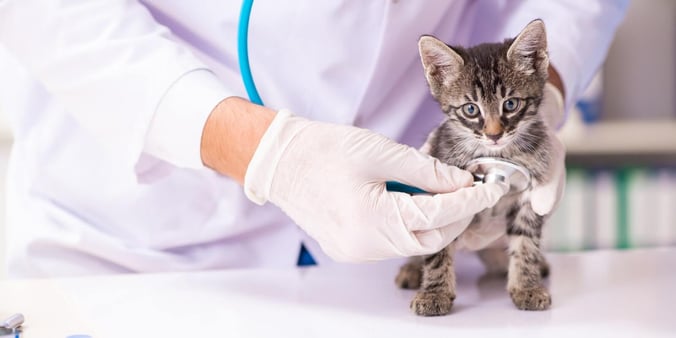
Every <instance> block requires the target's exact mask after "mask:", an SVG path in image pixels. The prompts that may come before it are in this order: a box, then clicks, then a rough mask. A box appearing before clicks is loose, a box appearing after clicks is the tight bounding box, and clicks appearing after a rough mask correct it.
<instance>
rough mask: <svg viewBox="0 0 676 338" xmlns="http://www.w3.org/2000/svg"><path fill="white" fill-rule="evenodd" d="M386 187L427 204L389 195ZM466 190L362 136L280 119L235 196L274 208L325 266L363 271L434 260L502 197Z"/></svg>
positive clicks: (409, 154) (404, 153)
mask: <svg viewBox="0 0 676 338" xmlns="http://www.w3.org/2000/svg"><path fill="white" fill-rule="evenodd" d="M388 180H394V181H399V182H401V183H404V184H408V185H412V186H416V187H419V188H421V189H423V190H426V191H428V192H432V193H437V194H436V195H414V196H411V195H408V194H404V193H399V192H389V191H386V189H385V182H386V181H388ZM472 181H473V178H472V175H471V174H470V173H469V172H466V171H463V170H460V169H458V168H455V167H450V166H447V165H445V164H442V163H441V162H439V161H438V160H436V159H433V158H432V157H430V156H428V155H425V154H423V153H421V152H419V151H417V150H415V149H413V148H411V147H408V146H405V145H401V144H398V143H396V142H394V141H391V140H390V139H388V138H386V137H383V136H381V135H378V134H375V133H372V132H370V131H368V130H364V129H359V128H355V127H350V126H340V125H333V124H327V123H320V122H313V121H309V120H307V119H304V118H301V117H297V116H293V115H292V114H291V113H290V112H288V111H280V112H278V113H277V116H276V117H275V119H274V120H273V122H272V124H271V125H270V127H268V130H267V131H266V132H265V134H264V136H263V138H262V139H261V141H260V143H259V146H258V148H257V150H256V152H255V154H254V156H253V158H252V160H251V162H250V163H249V166H248V168H247V172H246V175H245V179H244V188H245V192H246V194H247V196H248V197H249V198H250V199H251V200H252V201H254V202H256V203H259V204H263V203H265V202H266V201H270V202H272V203H274V204H275V205H277V206H279V207H280V208H281V209H282V210H283V211H284V212H286V213H287V214H288V215H289V216H290V217H291V218H292V219H293V220H294V221H295V222H296V223H297V224H298V225H299V226H300V227H301V228H303V229H304V230H305V231H306V232H307V233H308V234H309V235H310V236H311V237H313V238H314V239H315V240H317V241H318V242H319V244H320V245H321V247H322V249H323V250H324V251H325V252H326V253H327V254H328V255H329V256H331V257H332V258H333V259H336V260H340V261H371V260H379V259H386V258H392V257H397V256H413V255H423V254H430V253H434V252H437V251H439V250H440V249H442V248H443V247H445V246H446V245H448V244H449V243H450V242H451V241H453V239H455V238H456V237H457V236H458V235H459V234H460V233H462V231H463V230H465V228H466V227H467V225H468V224H469V222H470V221H471V219H472V217H473V215H474V214H475V213H477V212H479V211H481V210H483V209H485V208H487V207H491V206H493V205H494V204H495V203H496V202H497V201H498V200H499V199H500V197H501V196H502V195H504V194H505V192H506V188H505V187H502V186H499V185H496V184H485V185H480V186H477V187H469V186H471V185H472ZM464 187H466V188H464Z"/></svg>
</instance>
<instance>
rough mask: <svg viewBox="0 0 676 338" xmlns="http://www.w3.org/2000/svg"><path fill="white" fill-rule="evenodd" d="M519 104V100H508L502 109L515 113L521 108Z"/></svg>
mask: <svg viewBox="0 0 676 338" xmlns="http://www.w3.org/2000/svg"><path fill="white" fill-rule="evenodd" d="M519 103H520V100H519V99H517V98H511V99H507V100H506V101H505V102H504V103H503V104H502V109H503V110H504V111H506V112H508V113H510V112H513V111H515V110H516V109H517V108H519Z"/></svg>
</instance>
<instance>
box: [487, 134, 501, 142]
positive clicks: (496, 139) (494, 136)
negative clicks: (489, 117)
mask: <svg viewBox="0 0 676 338" xmlns="http://www.w3.org/2000/svg"><path fill="white" fill-rule="evenodd" d="M486 137H488V138H489V139H491V140H493V141H495V142H498V140H499V139H500V138H501V137H502V132H499V133H497V134H486Z"/></svg>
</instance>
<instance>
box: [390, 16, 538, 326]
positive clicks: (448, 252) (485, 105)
mask: <svg viewBox="0 0 676 338" xmlns="http://www.w3.org/2000/svg"><path fill="white" fill-rule="evenodd" d="M419 48H420V55H421V58H422V63H423V67H424V69H425V75H426V77H427V81H428V83H429V87H430V90H431V92H432V95H433V96H434V98H435V99H436V100H437V101H438V102H439V104H440V106H441V109H442V110H443V111H444V113H445V114H446V115H447V116H446V119H445V120H444V122H442V124H441V125H440V126H439V127H438V128H437V129H436V130H434V131H433V132H432V133H431V134H430V136H429V138H428V145H429V150H428V152H429V154H430V155H432V156H434V157H436V158H438V159H440V160H441V161H442V162H445V163H448V164H450V165H454V166H458V167H460V168H463V167H465V166H466V164H467V163H468V162H469V161H470V160H472V159H474V158H477V157H483V156H492V157H502V158H506V159H509V160H511V161H512V162H516V163H518V164H520V165H522V166H524V167H526V168H528V170H529V171H530V172H531V175H532V178H533V184H532V185H531V186H536V185H538V184H543V183H545V182H547V181H548V180H549V177H547V176H546V175H547V172H548V163H549V162H550V156H551V155H550V143H549V139H548V137H547V130H546V128H547V126H546V125H545V123H544V122H543V119H542V117H541V116H539V115H538V113H537V110H538V106H539V105H540V102H541V100H542V96H543V88H544V85H545V83H546V81H547V74H548V73H547V68H548V66H549V60H548V56H547V41H546V34H545V26H544V23H543V22H542V21H541V20H535V21H533V22H531V23H529V24H528V25H527V26H526V27H525V28H524V29H523V31H521V33H519V35H518V36H517V37H516V38H515V39H507V40H505V42H504V43H491V44H481V45H478V46H475V47H472V48H467V49H465V48H462V47H450V46H447V45H446V44H444V43H443V42H441V41H439V40H437V39H436V38H434V37H431V36H423V37H422V38H421V39H420V41H419ZM544 221H545V217H544V216H540V215H538V214H536V213H535V212H534V211H533V209H532V208H531V204H530V191H525V192H523V193H520V194H517V195H506V196H504V197H503V198H502V199H501V200H500V201H499V202H498V204H497V205H496V206H494V207H493V208H490V209H486V210H484V211H482V212H480V213H479V214H477V215H475V217H474V219H473V220H472V223H471V224H470V226H469V227H468V228H467V230H466V231H465V232H464V233H463V235H461V236H460V237H459V238H458V239H456V240H455V241H454V242H453V243H451V244H450V245H449V246H448V247H447V248H446V249H444V250H442V251H439V252H438V253H436V254H433V255H430V256H426V257H424V258H423V257H417V258H413V259H411V260H410V261H409V262H408V263H407V264H405V265H404V266H403V267H402V268H401V270H400V272H399V275H398V276H397V278H396V283H397V284H398V285H399V286H400V287H402V288H410V289H417V288H420V290H419V291H418V293H417V294H416V296H415V298H414V299H413V301H412V302H411V309H412V310H413V311H414V312H415V313H416V314H418V315H422V316H435V315H444V314H447V313H449V312H450V311H451V307H452V306H453V301H454V300H455V273H454V270H453V254H454V251H455V250H456V249H457V247H458V246H459V245H461V244H462V243H463V236H477V234H479V236H480V232H481V227H484V229H485V227H487V226H490V227H493V226H501V227H504V228H505V229H506V231H505V232H506V235H503V236H502V237H501V238H500V239H497V240H496V239H490V238H489V239H487V240H488V241H492V242H493V243H492V245H493V247H492V248H488V249H484V250H482V251H480V252H479V257H480V258H481V259H482V261H483V262H484V263H485V264H486V265H487V269H488V270H489V271H492V272H496V271H502V272H503V273H504V272H507V274H508V280H507V290H508V291H509V294H510V296H511V298H512V301H513V302H514V304H515V305H516V307H517V308H519V309H522V310H545V309H548V308H549V306H550V305H551V297H550V295H549V292H548V291H547V289H546V288H545V287H544V286H543V284H542V277H543V276H544V275H546V274H547V273H548V266H547V263H546V262H545V259H544V256H543V255H542V252H541V250H540V235H541V233H542V226H543V223H544ZM501 240H502V242H501ZM489 244H490V243H489ZM507 246H508V249H505V247H507ZM470 249H480V248H470Z"/></svg>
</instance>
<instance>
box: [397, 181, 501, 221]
mask: <svg viewBox="0 0 676 338" xmlns="http://www.w3.org/2000/svg"><path fill="white" fill-rule="evenodd" d="M506 192H507V189H506V187H505V186H502V185H498V184H492V183H491V184H482V185H478V186H475V187H468V188H463V189H459V190H457V191H455V192H451V193H445V194H436V195H413V196H411V195H408V194H403V193H389V194H390V196H391V198H392V199H393V201H394V203H395V207H396V208H397V209H398V211H399V217H400V218H401V221H402V222H403V224H404V225H405V226H406V228H407V229H408V230H409V231H425V230H432V229H436V228H440V227H443V226H445V225H447V224H451V223H455V222H458V221H460V220H462V219H465V218H467V217H471V216H473V215H474V214H476V213H478V212H480V211H482V210H484V209H486V208H488V207H492V206H493V205H495V203H497V202H498V200H499V199H500V197H502V196H503V195H504V194H505V193H506Z"/></svg>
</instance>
